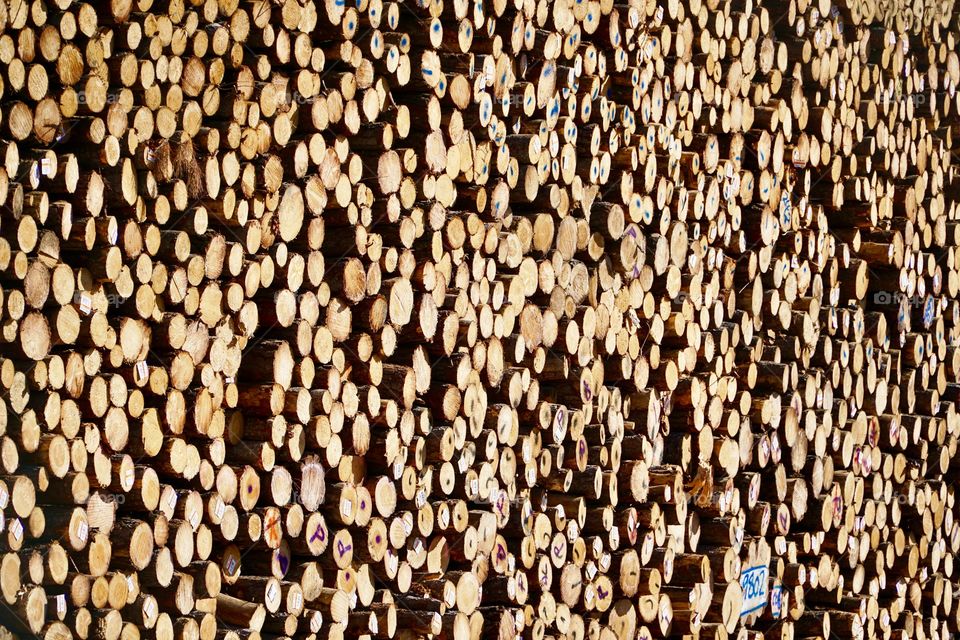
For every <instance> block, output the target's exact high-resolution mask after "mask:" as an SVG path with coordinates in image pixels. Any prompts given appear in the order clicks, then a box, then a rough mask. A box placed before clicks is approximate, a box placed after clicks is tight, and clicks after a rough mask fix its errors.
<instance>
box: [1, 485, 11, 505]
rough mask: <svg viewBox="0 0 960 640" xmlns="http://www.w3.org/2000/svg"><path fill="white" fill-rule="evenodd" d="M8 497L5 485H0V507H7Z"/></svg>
mask: <svg viewBox="0 0 960 640" xmlns="http://www.w3.org/2000/svg"><path fill="white" fill-rule="evenodd" d="M9 499H10V494H9V493H7V488H6V487H5V486H0V509H6V508H7V500H9Z"/></svg>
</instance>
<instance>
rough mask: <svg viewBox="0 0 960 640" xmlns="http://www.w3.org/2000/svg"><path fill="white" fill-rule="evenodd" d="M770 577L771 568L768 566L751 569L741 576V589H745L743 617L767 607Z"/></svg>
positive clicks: (741, 609)
mask: <svg viewBox="0 0 960 640" xmlns="http://www.w3.org/2000/svg"><path fill="white" fill-rule="evenodd" d="M768 575H769V568H768V567H767V566H766V565H760V566H757V567H750V568H749V569H747V570H746V571H744V572H743V574H741V576H740V587H741V588H742V589H743V606H742V607H741V608H740V615H741V616H745V615H748V614H750V613H754V612H755V611H759V610H760V609H763V607H764V605H766V603H767V577H768Z"/></svg>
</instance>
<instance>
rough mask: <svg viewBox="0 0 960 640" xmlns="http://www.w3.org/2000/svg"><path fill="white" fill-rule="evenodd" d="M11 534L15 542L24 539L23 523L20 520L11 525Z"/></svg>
mask: <svg viewBox="0 0 960 640" xmlns="http://www.w3.org/2000/svg"><path fill="white" fill-rule="evenodd" d="M10 533H12V534H13V538H14V540H16V541H17V542H20V538H22V537H23V523H22V522H20V520H14V521H13V524H11V525H10Z"/></svg>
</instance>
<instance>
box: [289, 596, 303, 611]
mask: <svg viewBox="0 0 960 640" xmlns="http://www.w3.org/2000/svg"><path fill="white" fill-rule="evenodd" d="M302 604H303V596H302V595H300V592H299V591H294V592H293V594H292V595H291V597H290V608H291V609H293V610H294V611H299V610H300V606H301V605H302Z"/></svg>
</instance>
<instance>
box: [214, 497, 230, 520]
mask: <svg viewBox="0 0 960 640" xmlns="http://www.w3.org/2000/svg"><path fill="white" fill-rule="evenodd" d="M226 510H227V507H226V505H225V504H224V503H223V500H217V506H216V507H215V508H214V513H216V514H217V518H222V517H223V513H224V511H226Z"/></svg>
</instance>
